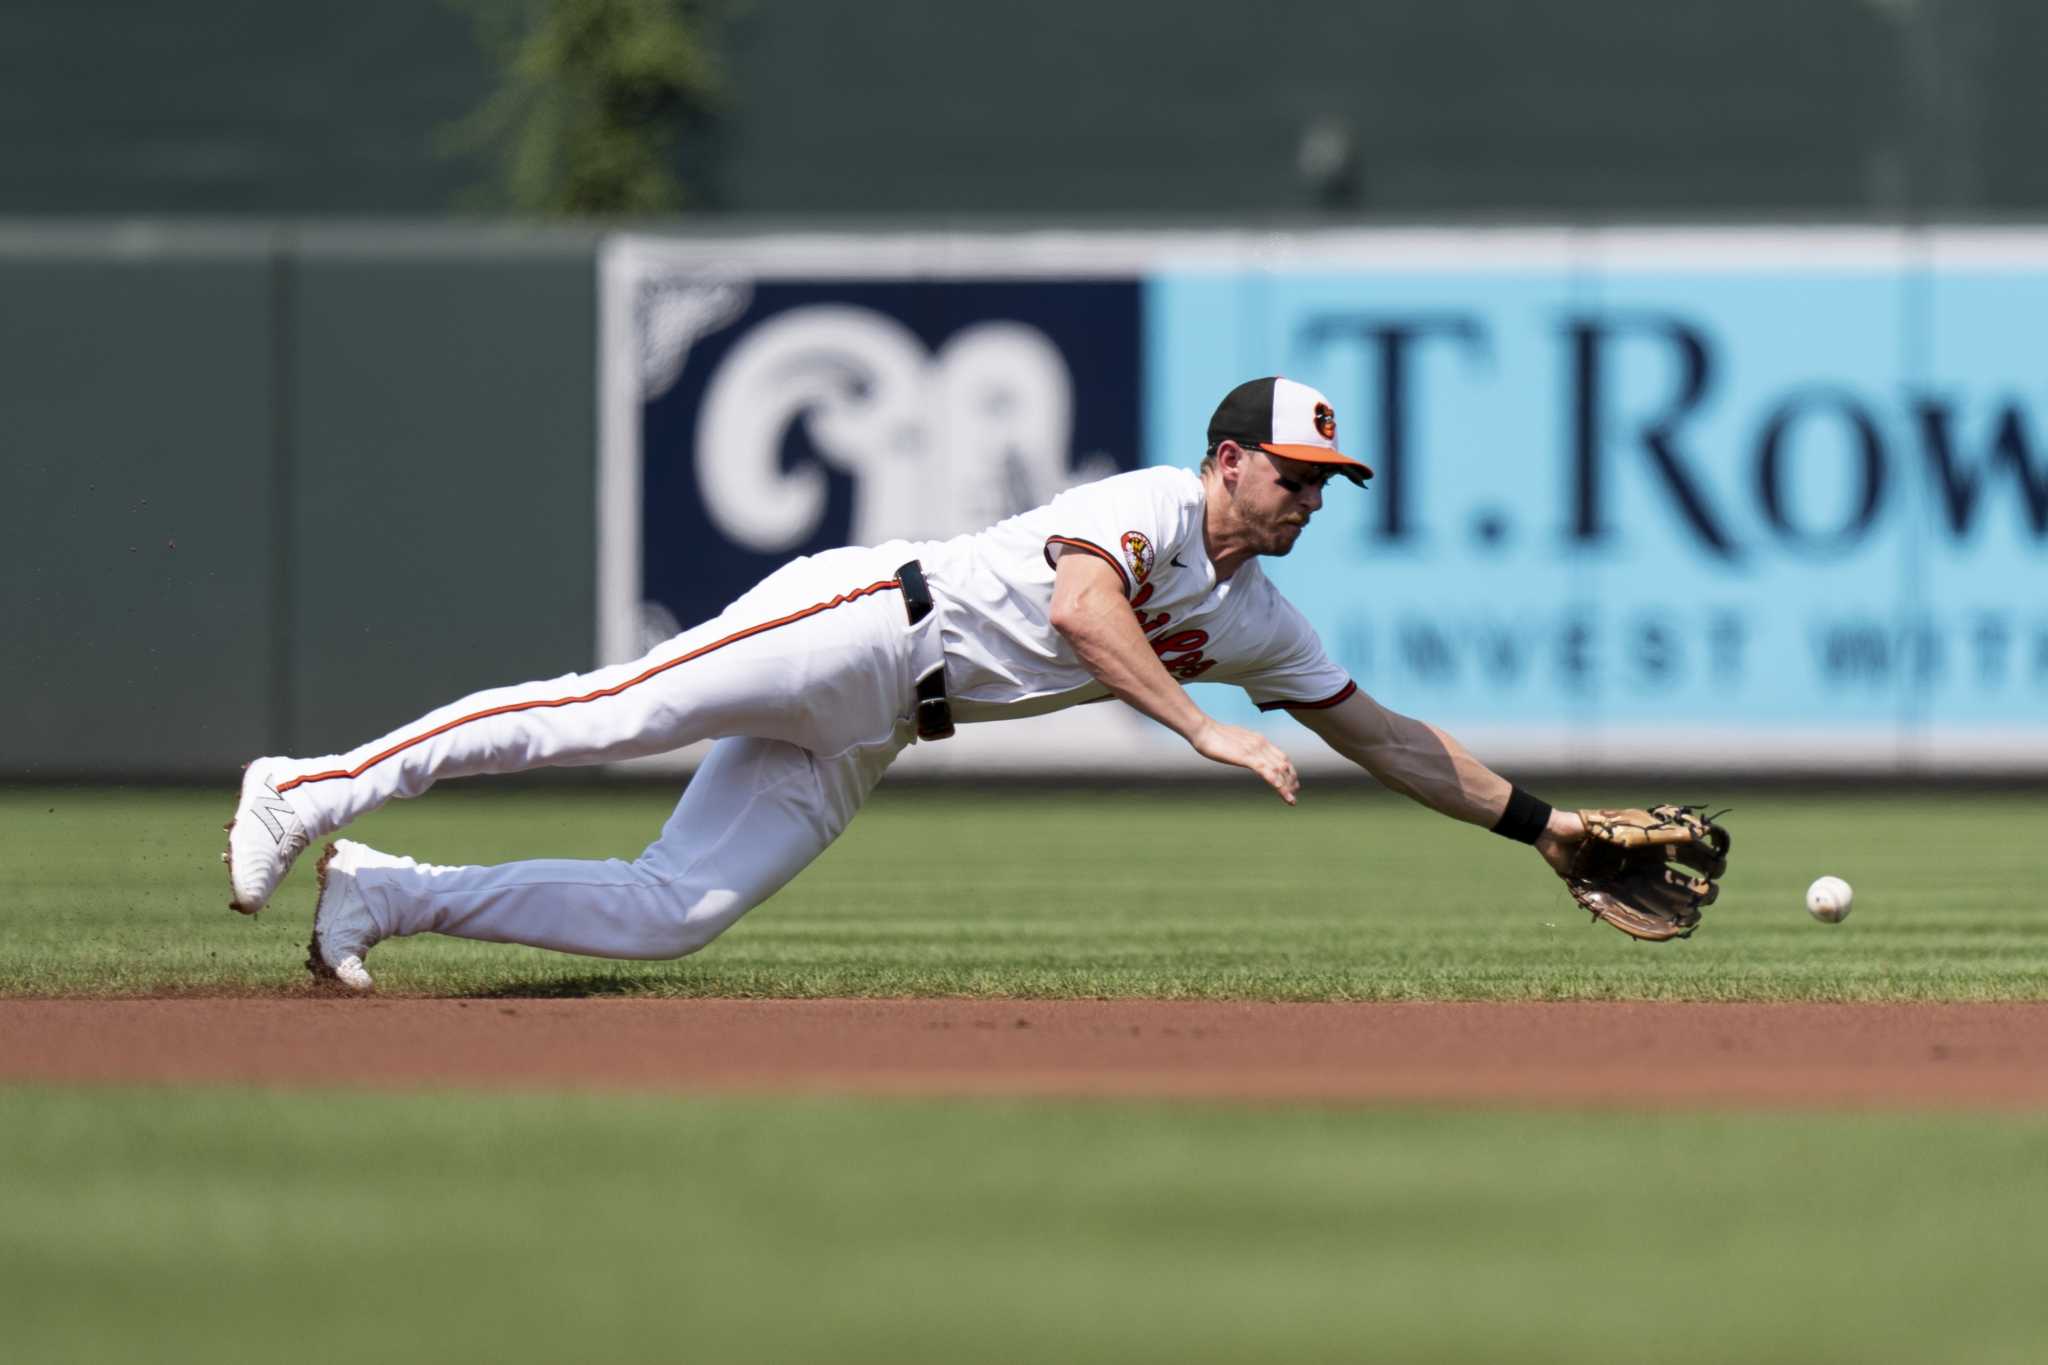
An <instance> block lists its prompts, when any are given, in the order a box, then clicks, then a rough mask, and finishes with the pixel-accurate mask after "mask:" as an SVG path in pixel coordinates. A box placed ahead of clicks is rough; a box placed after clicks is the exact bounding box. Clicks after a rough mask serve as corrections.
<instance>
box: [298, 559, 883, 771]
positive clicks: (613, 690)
mask: <svg viewBox="0 0 2048 1365" xmlns="http://www.w3.org/2000/svg"><path fill="white" fill-rule="evenodd" d="M902 587H903V584H902V581H901V580H900V579H895V578H885V579H883V580H882V581H881V582H879V583H870V584H868V585H867V586H866V587H865V588H855V589H854V590H853V591H852V592H848V593H841V594H840V595H839V596H837V597H835V598H833V599H832V600H831V601H829V602H820V603H818V604H817V605H815V606H809V607H805V608H804V609H803V610H802V611H793V612H791V613H790V614H789V615H787V616H781V617H777V618H776V619H775V620H773V621H763V622H762V623H761V624H760V625H758V626H748V627H747V628H746V629H745V630H736V631H734V632H733V633H732V634H730V635H728V636H726V637H725V638H724V639H723V640H714V641H712V642H711V643H710V644H708V645H704V646H702V647H700V648H697V649H693V650H691V651H690V652H689V653H688V654H680V655H677V656H676V657H675V658H673V659H670V660H669V661H668V662H667V663H661V664H656V665H655V666H654V667H652V668H650V669H648V670H647V671H646V672H645V673H642V674H640V675H639V676H638V677H635V678H628V679H626V681H624V682H622V683H619V684H618V685H616V686H614V687H606V688H602V689H600V690H598V691H596V692H586V693H584V694H583V695H582V696H580V697H555V698H553V699H551V700H547V701H521V702H511V703H509V704H507V705H504V706H494V707H492V708H491V709H490V710H488V711H478V712H476V713H475V714H474V715H468V716H458V717H457V718H456V719H454V720H451V721H449V722H447V723H446V724H444V725H437V726H435V727H434V728H433V729H431V730H429V731H427V732H426V733H425V734H421V735H414V736H413V737H412V738H411V739H408V740H403V741H401V742H399V743H397V744H394V745H392V746H391V747H390V748H388V749H386V750H385V751H384V752H383V753H381V754H377V755H375V756H374V757H372V758H370V759H369V760H367V761H366V762H364V763H362V764H360V765H358V766H357V767H355V768H336V769H335V770H334V771H332V772H325V773H308V774H307V775H306V776H304V777H294V778H292V779H291V780H290V781H289V782H280V783H278V784H277V790H278V791H279V792H280V793H283V792H288V791H290V790H291V789H292V788H293V787H302V786H304V785H305V784H306V783H308V782H326V781H328V780H329V779H331V778H336V777H346V778H357V777H361V776H362V775H363V774H364V773H366V772H368V771H369V770H370V769H372V768H374V767H376V766H377V765H378V764H379V763H382V762H383V761H384V760H385V759H387V758H390V757H392V756H393V755H396V754H401V753H404V752H405V751H406V750H407V749H410V748H412V747H413V746H414V745H415V744H424V743H426V742H427V741H428V740H430V739H432V738H433V737H434V736H436V735H442V734H446V733H447V732H448V731H450V730H453V729H455V728H456V727H457V726H459V725H467V724H469V723H470V722H471V721H473V720H488V719H490V718H491V717H492V716H502V715H506V714H509V713H510V712H513V711H536V710H540V709H543V708H548V707H556V706H576V705H579V704H581V703H583V702H587V701H601V700H603V699H604V698H606V697H616V696H618V695H619V693H621V692H624V691H625V690H626V689H627V688H629V687H637V686H639V685H640V684H641V683H644V682H646V681H647V680H648V679H649V678H652V677H655V676H657V675H659V674H662V673H666V672H668V671H669V670H670V669H671V668H674V667H676V666H677V665H679V664H686V663H688V662H690V661H691V660H692V659H701V658H703V657H704V656H705V655H706V654H709V653H711V652H712V651H713V650H717V649H724V648H725V647H726V646H727V645H729V644H734V643H737V642H738V641H741V640H744V639H747V638H748V637H749V636H754V635H760V634H764V633H765V632H767V631H771V630H774V629H775V628H776V627H778V626H786V625H789V624H790V623H791V622H793V621H801V620H803V619H804V618H805V617H807V616H816V615H817V614H818V613H819V612H821V611H830V610H831V609H832V608H834V607H839V606H844V605H845V604H846V603H848V602H851V601H854V600H855V599H857V598H862V597H866V596H867V595H868V594H870V593H877V592H883V591H885V590H887V589H890V588H896V589H898V590H900V589H901V588H902Z"/></svg>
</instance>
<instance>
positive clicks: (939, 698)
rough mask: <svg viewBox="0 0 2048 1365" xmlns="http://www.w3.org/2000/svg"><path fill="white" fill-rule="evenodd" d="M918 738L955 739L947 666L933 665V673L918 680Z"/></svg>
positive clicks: (941, 664)
mask: <svg viewBox="0 0 2048 1365" xmlns="http://www.w3.org/2000/svg"><path fill="white" fill-rule="evenodd" d="M917 737H918V738H919V739H951V738H952V737H953V703H952V702H950V701H948V700H946V666H945V665H944V664H943V663H937V664H933V665H932V667H931V672H929V673H927V674H925V675H924V676H923V677H922V678H919V679H918V680H917Z"/></svg>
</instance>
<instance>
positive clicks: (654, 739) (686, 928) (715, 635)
mask: <svg viewBox="0 0 2048 1365" xmlns="http://www.w3.org/2000/svg"><path fill="white" fill-rule="evenodd" d="M910 554H911V550H910V547H909V546H907V545H903V544H901V543H898V544H895V545H889V546H882V547H878V548H875V549H846V550H834V551H830V552H829V553H826V554H822V555H816V556H812V557H808V558H804V559H799V560H796V561H795V562H793V563H791V564H788V565H786V566H784V567H783V568H781V569H779V570H777V571H776V572H775V573H773V574H771V575H770V576H769V577H767V578H766V579H764V580H762V582H761V583H759V584H758V585H756V586H755V587H754V588H752V589H751V590H749V591H748V592H747V593H746V594H745V595H744V596H743V597H741V598H740V599H739V600H738V601H736V602H734V603H733V604H732V605H731V606H730V607H728V608H726V610H725V611H724V612H722V613H721V614H720V615H719V616H717V617H716V618H714V619H713V620H711V621H707V622H705V623H704V624H702V625H700V626H696V627H694V628H692V629H690V630H687V631H685V632H683V633H682V634H681V635H678V636H676V637H675V638H674V639H671V640H669V641H667V642H666V643H664V644H663V645H661V646H660V647H659V648H657V649H655V650H653V651H652V652H651V653H649V654H648V655H647V656H646V657H645V658H642V659H639V660H636V661H635V662H633V663H629V664H620V665H617V666H615V667H611V668H604V669H599V670H597V671H595V672H592V673H584V674H570V675H567V676H565V677H561V678H555V679H551V680H548V681H546V682H536V683H523V684H520V685H519V686H516V687H503V688H496V689H493V690H491V691H486V692H479V693H476V694H474V695H472V696H469V697H465V698H464V699H463V700H461V701H458V702H456V703H454V704H453V705H450V706H444V707H442V708H440V709H439V710H437V711H433V712H430V713H428V714H427V715H426V716H423V717H421V718H420V719H419V720H418V721H416V722H414V723H413V724H411V725H407V726H402V727H400V728H399V729H398V730H395V731H393V732H392V733H391V734H389V735H385V736H383V737H382V738H379V739H376V740H372V741H371V742H370V743H368V744H365V745H362V746H360V747H358V748H356V749H353V750H351V751H349V752H348V753H345V754H334V755H329V756H327V757H325V758H316V759H306V760H299V761H295V762H294V763H293V764H292V765H291V768H290V769H289V770H288V771H289V776H286V777H284V778H281V779H280V780H279V781H278V783H277V788H278V791H279V793H280V794H281V795H282V796H283V797H284V798H285V799H286V800H287V801H290V802H291V803H292V805H293V807H294V809H295V810H296V811H297V813H298V815H299V818H300V819H301V820H302V821H303V822H304V823H305V825H306V829H307V833H308V835H309V836H310V837H314V838H318V837H319V836H321V835H323V834H327V833H331V832H333V831H335V830H338V829H340V828H342V827H343V826H344V825H346V824H348V823H349V822H350V821H351V820H354V819H356V818H357V817H359V816H361V815H363V814H366V813H367V812H369V811H371V810H374V809H376V808H377V807H378V806H381V805H383V804H384V803H385V802H386V801H388V800H390V799H391V798H393V797H397V796H417V795H419V794H420V793H421V792H424V791H425V790H426V789H427V788H428V787H430V786H432V785H433V784H434V782H436V781H437V780H439V779H441V778H443V777H464V776H470V775H472V774H478V773H505V772H518V771H522V770H525V769H529V768H537V767H544V766H566V765H575V764H590V763H609V762H614V761H617V760H620V759H626V758H634V757H639V756H642V755H646V754H655V753H664V752H667V751H669V750H672V749H678V748H681V747H683V746H684V745H687V744H692V743H695V742H697V741H699V740H704V739H716V740H717V741H718V742H717V743H716V744H714V745H713V746H712V749H711V753H710V755H709V757H708V758H707V759H706V760H705V762H704V763H703V764H702V765H701V766H700V767H699V768H698V770H697V772H696V774H695V776H694V777H693V778H692V779H691V781H690V784H689V786H688V788H687V789H686V790H685V791H684V792H683V796H682V799H681V801H679V802H678V803H677V805H676V809H675V813H674V814H673V815H672V816H670V818H669V821H668V823H667V825H666V826H664V827H663V829H662V832H661V836H660V838H658V839H656V840H655V841H654V843H652V844H651V845H649V846H648V848H647V850H646V851H645V852H644V853H642V854H641V855H640V857H639V858H638V859H636V860H634V861H633V862H631V863H627V862H622V861H619V860H617V859H609V860H605V861H575V860H566V859H549V860H540V861H534V862H518V863H506V864H503V865H500V866H497V867H436V866H431V865H425V864H414V865H410V866H404V867H397V868H364V869H363V870H362V872H361V873H360V875H359V876H358V885H359V886H360V887H361V889H362V891H363V894H364V899H365V900H366V902H367V903H368V905H369V909H370V914H371V916H372V917H373V918H374V919H375V920H376V922H377V925H378V928H379V929H380V930H382V931H383V933H384V935H385V936H386V937H397V936H401V935H406V934H417V933H441V934H452V935H455V936H457V937H461V938H473V939H485V940H490V941H492V942H499V943H524V944H531V945H533V946H535V947H541V948H553V949H557V950H559V951H562V952H571V953H585V954H589V955H592V956H598V957H617V958H667V957H679V956H681V955H683V954H685V953H690V952H694V951H696V950H697V949H699V948H701V947H703V946H704V945H705V944H707V943H709V942H710V941H711V940H712V939H714V938H716V937H717V936H718V935H719V934H720V933H721V932H723V931H724V930H725V929H726V928H727V927H729V926H730V925H731V924H732V923H733V922H734V921H735V920H737V919H738V918H739V917H740V916H741V915H743V914H745V913H746V912H747V911H748V910H749V909H751V908H753V907H754V906H755V905H758V904H759V903H760V902H761V901H763V900H765V899H767V897H769V896H770V895H772V894H774V893H775V891H777V890H778V889H780V888H781V887H782V886H783V884H784V883H786V882H788V880H789V879H790V878H791V877H793V876H795V875H796V874H797V873H798V872H800V871H801V870H803V868H804V867H805V866H807V865H808V864H809V863H810V862H811V860H812V859H814V858H816V857H817V856H818V854H820V853H821V852H823V851H824V849H825V848H826V846H827V845H829V844H830V843H831V842H832V840H833V839H835V838H837V837H838V835H839V833H840V831H842V830H843V829H845V828H846V825H847V823H848V822H849V821H850V820H852V819H853V816H854V813H855V812H856V811H858V810H859V809H860V806H861V803H862V802H863V801H864V800H866V798H867V796H868V793H869V792H871V791H873V790H874V786H875V783H876V782H878V781H880V779H881V776H882V773H883V772H884V771H885V770H886V769H887V768H888V766H889V763H890V762H891V760H893V759H894V758H895V756H896V755H897V754H898V753H899V752H901V750H902V749H903V748H904V746H905V745H907V744H909V743H911V742H912V740H913V738H914V735H915V722H914V719H913V705H914V702H913V698H914V693H915V685H916V679H917V678H918V677H919V676H921V675H922V674H923V673H924V672H925V671H926V670H928V669H929V668H931V667H932V666H934V665H935V664H937V663H938V662H939V660H940V658H941V644H940V637H939V625H938V613H937V612H934V613H932V614H931V615H928V616H926V617H925V618H924V620H922V621H920V622H919V623H917V624H916V625H915V626H913V625H912V624H911V623H910V621H909V619H908V616H907V615H906V613H905V610H904V604H903V598H902V593H901V585H900V584H899V583H898V582H897V580H896V569H897V566H899V565H901V564H902V563H903V562H904V561H905V560H906V559H908V558H909V557H910Z"/></svg>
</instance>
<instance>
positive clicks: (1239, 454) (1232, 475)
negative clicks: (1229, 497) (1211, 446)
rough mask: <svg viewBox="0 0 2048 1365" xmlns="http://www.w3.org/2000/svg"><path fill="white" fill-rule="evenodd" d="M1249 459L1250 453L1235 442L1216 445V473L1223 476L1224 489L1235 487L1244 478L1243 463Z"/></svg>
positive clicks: (1223, 442)
mask: <svg viewBox="0 0 2048 1365" xmlns="http://www.w3.org/2000/svg"><path fill="white" fill-rule="evenodd" d="M1249 458H1250V452H1249V451H1247V450H1246V449H1245V448H1244V447H1243V446H1241V445H1239V444H1238V443H1237V442H1235V441H1218V442H1217V443H1216V472H1217V473H1218V474H1221V475H1222V476H1223V486H1224V487H1225V488H1234V487H1236V486H1237V481H1238V480H1239V479H1240V478H1242V477H1244V462H1245V461H1246V460H1247V459H1249Z"/></svg>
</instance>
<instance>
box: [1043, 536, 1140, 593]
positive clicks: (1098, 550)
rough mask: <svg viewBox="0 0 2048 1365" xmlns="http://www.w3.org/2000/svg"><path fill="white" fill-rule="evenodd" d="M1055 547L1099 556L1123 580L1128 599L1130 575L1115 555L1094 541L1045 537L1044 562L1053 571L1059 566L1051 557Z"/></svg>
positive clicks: (1068, 537)
mask: <svg viewBox="0 0 2048 1365" xmlns="http://www.w3.org/2000/svg"><path fill="white" fill-rule="evenodd" d="M1055 545H1064V546H1066V547H1067V548H1068V549H1070V550H1086V551H1087V552H1088V553H1089V554H1091V555H1101V556H1102V560H1103V562H1104V563H1105V564H1107V565H1109V567H1110V568H1112V569H1115V570H1116V576H1117V577H1118V578H1121V579H1122V580H1123V582H1124V596H1126V597H1129V596H1130V595H1131V576H1130V574H1129V573H1127V572H1126V571H1125V569H1124V566H1123V565H1121V564H1119V563H1117V560H1116V556H1115V555H1113V554H1111V553H1110V552H1109V551H1107V550H1105V549H1103V548H1102V547H1101V546H1100V545H1097V544H1096V543H1095V542H1094V541H1092V540H1076V539H1074V538H1073V537H1072V536H1047V537H1046V538H1045V562H1046V563H1047V564H1050V565H1052V567H1053V568H1054V569H1058V568H1059V565H1058V563H1056V562H1055V561H1054V559H1053V557H1052V547H1053V546H1055Z"/></svg>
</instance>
